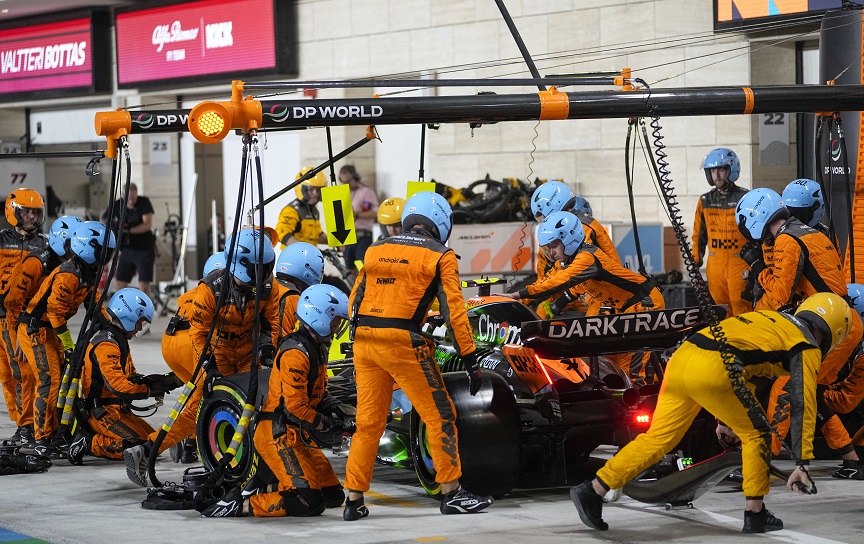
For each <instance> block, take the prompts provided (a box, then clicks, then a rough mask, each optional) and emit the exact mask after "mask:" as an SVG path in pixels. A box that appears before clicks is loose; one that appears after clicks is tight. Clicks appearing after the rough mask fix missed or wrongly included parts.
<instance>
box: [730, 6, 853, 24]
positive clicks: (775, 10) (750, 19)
mask: <svg viewBox="0 0 864 544" xmlns="http://www.w3.org/2000/svg"><path fill="white" fill-rule="evenodd" d="M842 3H843V2H842V0H714V28H715V29H717V30H727V29H735V28H744V27H750V26H759V27H761V26H763V25H766V26H767V25H771V24H772V23H773V22H778V23H779V22H785V21H789V20H793V19H804V18H806V17H807V16H811V17H815V16H816V15H819V14H821V13H823V12H824V11H825V10H829V9H840V7H841V5H842Z"/></svg>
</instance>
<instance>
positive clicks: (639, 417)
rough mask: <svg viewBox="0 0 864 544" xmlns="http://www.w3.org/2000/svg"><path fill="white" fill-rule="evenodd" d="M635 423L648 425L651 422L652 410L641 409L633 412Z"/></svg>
mask: <svg viewBox="0 0 864 544" xmlns="http://www.w3.org/2000/svg"><path fill="white" fill-rule="evenodd" d="M633 423H635V424H636V425H645V426H648V425H650V424H651V412H647V411H644V410H643V411H639V412H636V413H635V414H633Z"/></svg>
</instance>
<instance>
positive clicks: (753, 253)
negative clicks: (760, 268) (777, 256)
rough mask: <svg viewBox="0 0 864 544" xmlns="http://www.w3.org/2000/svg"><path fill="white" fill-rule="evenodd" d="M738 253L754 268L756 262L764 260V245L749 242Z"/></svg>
mask: <svg viewBox="0 0 864 544" xmlns="http://www.w3.org/2000/svg"><path fill="white" fill-rule="evenodd" d="M738 255H739V256H740V257H741V260H743V261H744V262H745V263H747V266H749V267H750V268H751V269H752V268H753V266H754V265H755V264H756V263H758V262H759V261H761V260H762V247H761V246H760V245H758V244H755V243H753V242H747V243H746V244H744V247H742V248H741V251H740V252H739V253H738Z"/></svg>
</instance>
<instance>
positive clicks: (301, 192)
mask: <svg viewBox="0 0 864 544" xmlns="http://www.w3.org/2000/svg"><path fill="white" fill-rule="evenodd" d="M309 170H312V167H311V166H307V167H306V168H303V169H302V170H300V171H299V172H298V173H297V177H295V178H294V181H297V180H298V179H300V178H301V177H303V176H305V175H306V172H308V171H309ZM326 186H327V178H326V177H324V172H323V171H322V172H318V173H317V174H315V176H314V177H312V178H310V179H307V180H306V181H304V182H303V183H301V184H300V185H297V186H296V187H294V194H295V195H297V200H306V199H307V198H308V197H309V195H308V193H307V190H306V188H307V187H326Z"/></svg>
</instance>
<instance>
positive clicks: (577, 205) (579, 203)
mask: <svg viewBox="0 0 864 544" xmlns="http://www.w3.org/2000/svg"><path fill="white" fill-rule="evenodd" d="M573 210H574V211H579V212H585V213H587V214H588V215H590V216H591V217H594V211H593V210H592V209H591V203H590V202H588V201H587V200H585V199H584V198H582V197H581V196H574V197H573Z"/></svg>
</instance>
